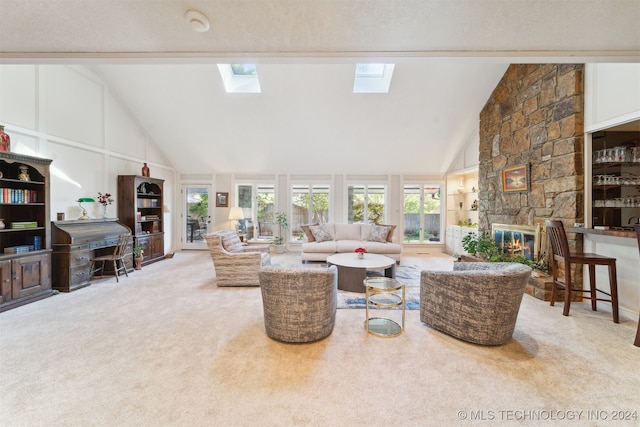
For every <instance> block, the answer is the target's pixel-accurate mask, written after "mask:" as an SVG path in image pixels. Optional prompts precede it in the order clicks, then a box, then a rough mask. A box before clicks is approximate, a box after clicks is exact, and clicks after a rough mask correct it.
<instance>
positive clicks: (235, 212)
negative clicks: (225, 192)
mask: <svg viewBox="0 0 640 427" xmlns="http://www.w3.org/2000/svg"><path fill="white" fill-rule="evenodd" d="M229 219H230V220H231V221H234V222H235V230H236V233H237V232H238V220H240V219H244V212H242V208H231V210H230V211H229Z"/></svg>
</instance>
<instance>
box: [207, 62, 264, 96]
mask: <svg viewBox="0 0 640 427" xmlns="http://www.w3.org/2000/svg"><path fill="white" fill-rule="evenodd" d="M218 70H220V75H221V76H222V81H223V82H224V88H225V90H226V91H227V93H261V92H262V90H261V89H260V79H259V78H258V68H257V67H256V64H218Z"/></svg>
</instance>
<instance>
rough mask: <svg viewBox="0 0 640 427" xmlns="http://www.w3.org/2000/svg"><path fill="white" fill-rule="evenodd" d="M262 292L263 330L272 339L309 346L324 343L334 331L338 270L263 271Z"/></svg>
mask: <svg viewBox="0 0 640 427" xmlns="http://www.w3.org/2000/svg"><path fill="white" fill-rule="evenodd" d="M260 290H261V291H262V306H263V309H264V326H265V329H266V331H267V335H268V336H269V337H271V338H273V339H275V340H278V341H284V342H290V343H306V342H312V341H317V340H319V339H322V338H324V337H326V336H328V335H329V334H331V331H333V325H334V324H335V320H336V307H337V299H338V273H337V269H336V267H335V266H331V267H328V268H320V267H318V268H304V267H280V266H268V267H265V268H263V269H262V270H260Z"/></svg>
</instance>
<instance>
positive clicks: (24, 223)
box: [11, 221, 38, 229]
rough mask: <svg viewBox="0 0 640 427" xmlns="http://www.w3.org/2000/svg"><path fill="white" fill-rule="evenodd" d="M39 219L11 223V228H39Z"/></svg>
mask: <svg viewBox="0 0 640 427" xmlns="http://www.w3.org/2000/svg"><path fill="white" fill-rule="evenodd" d="M37 227H38V221H17V222H12V223H11V228H13V229H22V228H37Z"/></svg>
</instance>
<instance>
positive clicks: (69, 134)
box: [0, 65, 176, 251]
mask: <svg viewBox="0 0 640 427" xmlns="http://www.w3.org/2000/svg"><path fill="white" fill-rule="evenodd" d="M0 123H2V124H4V125H5V131H6V132H7V133H8V134H9V135H10V136H11V151H13V152H18V153H23V154H29V155H32V156H38V157H45V158H49V159H52V160H53V162H52V164H51V218H50V219H51V220H55V219H56V213H57V212H64V213H65V218H66V219H75V218H78V217H79V216H80V214H81V212H80V207H79V206H78V204H77V203H76V202H75V200H77V199H78V198H80V197H93V198H95V197H96V196H97V194H98V192H102V193H105V192H108V193H111V194H113V195H114V196H115V195H116V193H117V176H118V175H135V174H140V173H141V168H142V164H143V162H147V163H148V164H149V166H150V168H151V176H153V177H154V178H161V179H164V180H165V187H164V188H165V197H164V200H165V205H166V209H165V210H166V211H168V212H166V214H165V250H166V251H169V250H170V248H172V247H173V245H172V244H171V242H172V241H173V223H172V217H171V212H175V211H176V210H175V208H174V204H175V201H174V200H175V181H176V178H175V172H174V171H173V169H172V167H171V164H170V162H168V161H167V160H166V158H165V156H164V155H163V154H162V153H160V152H159V151H158V150H157V149H156V147H155V145H154V144H153V142H152V141H150V140H149V138H148V137H147V135H146V133H145V132H144V130H143V129H142V128H141V126H140V125H139V124H138V122H137V121H136V119H135V118H134V117H132V115H131V114H130V113H129V112H128V111H127V109H126V107H125V106H123V105H122V104H121V103H120V102H119V100H118V99H116V98H115V97H114V95H113V94H112V93H111V91H110V90H109V87H108V86H107V85H106V84H105V82H103V81H102V79H101V78H100V77H99V76H97V75H96V74H95V73H93V72H92V71H91V70H90V69H88V68H87V67H80V66H66V65H1V66H0ZM85 207H86V208H87V211H88V214H89V216H91V217H100V210H99V204H98V203H95V204H92V205H91V204H90V205H87V206H85ZM117 209H118V208H117V201H116V202H114V203H113V204H112V205H110V206H109V207H108V213H109V216H112V217H115V216H116V215H117Z"/></svg>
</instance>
